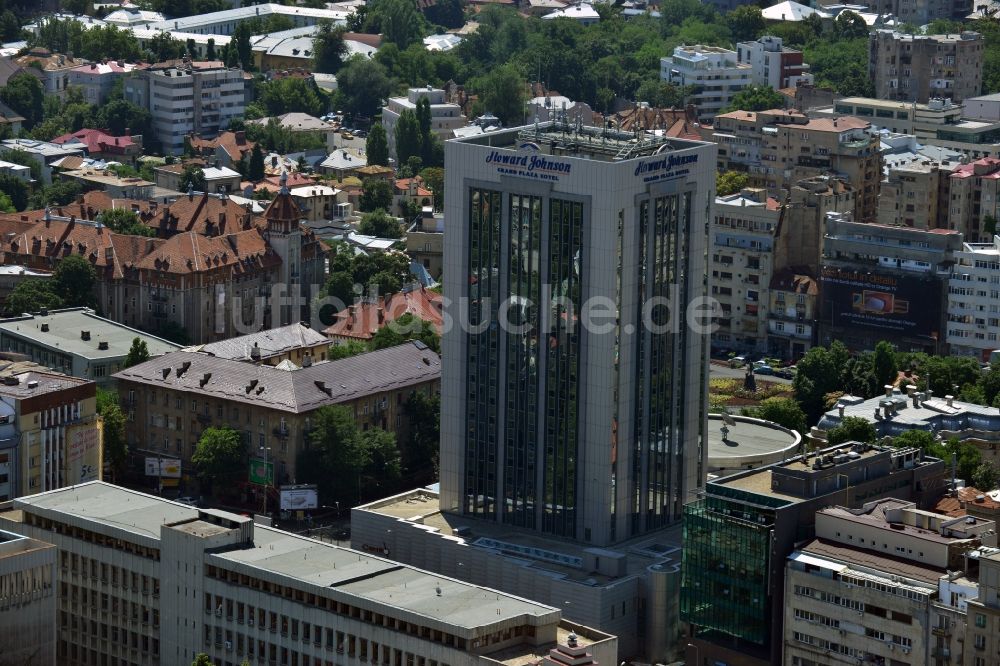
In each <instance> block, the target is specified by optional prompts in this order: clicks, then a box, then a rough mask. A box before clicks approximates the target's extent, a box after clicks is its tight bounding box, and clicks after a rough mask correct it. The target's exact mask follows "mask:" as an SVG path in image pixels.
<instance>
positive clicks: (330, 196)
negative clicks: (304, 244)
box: [289, 185, 347, 222]
mask: <svg viewBox="0 0 1000 666" xmlns="http://www.w3.org/2000/svg"><path fill="white" fill-rule="evenodd" d="M289 193H290V194H291V195H292V199H293V200H294V201H295V203H296V205H297V206H298V207H299V212H300V213H301V215H302V219H303V220H305V221H306V222H319V221H321V220H329V219H331V218H333V217H334V216H335V215H336V214H337V204H342V203H345V202H346V201H347V195H346V193H344V192H343V191H342V190H338V189H335V188H333V187H330V186H329V185H303V186H300V187H293V188H291V189H290V190H289Z"/></svg>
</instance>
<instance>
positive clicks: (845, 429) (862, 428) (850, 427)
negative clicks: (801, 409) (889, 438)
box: [826, 416, 878, 446]
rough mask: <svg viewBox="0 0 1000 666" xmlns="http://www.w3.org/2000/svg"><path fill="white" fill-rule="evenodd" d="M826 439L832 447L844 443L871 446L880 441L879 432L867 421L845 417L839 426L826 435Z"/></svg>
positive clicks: (854, 417) (856, 417) (855, 417)
mask: <svg viewBox="0 0 1000 666" xmlns="http://www.w3.org/2000/svg"><path fill="white" fill-rule="evenodd" d="M826 438H827V441H828V442H829V443H830V445H831V446H834V445H836V444H843V443H844V442H867V443H869V444H870V443H872V442H874V441H875V440H876V439H878V432H877V431H876V430H875V426H873V425H872V424H871V423H869V422H868V420H867V419H863V418H861V417H860V416H845V417H844V418H843V419H842V420H841V422H840V424H839V425H836V426H834V427H833V428H830V431H829V432H827V433H826Z"/></svg>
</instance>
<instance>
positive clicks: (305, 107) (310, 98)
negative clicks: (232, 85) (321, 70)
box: [257, 76, 327, 116]
mask: <svg viewBox="0 0 1000 666" xmlns="http://www.w3.org/2000/svg"><path fill="white" fill-rule="evenodd" d="M257 90H258V95H257V98H258V100H259V101H260V102H261V103H262V104H263V105H264V108H265V109H266V110H267V113H268V115H270V116H280V115H282V114H285V113H308V114H309V115H311V116H321V115H323V113H324V112H325V111H326V104H327V102H326V99H325V98H323V97H321V95H320V92H319V89H318V88H317V87H316V84H315V83H314V82H313V80H312V79H301V78H296V77H291V76H288V77H285V78H280V79H274V80H272V81H265V82H261V83H259V84H258V86H257Z"/></svg>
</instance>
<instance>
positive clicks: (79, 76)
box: [67, 60, 147, 106]
mask: <svg viewBox="0 0 1000 666" xmlns="http://www.w3.org/2000/svg"><path fill="white" fill-rule="evenodd" d="M146 66H147V65H143V64H138V65H137V64H135V63H130V62H123V61H121V60H105V61H102V62H92V63H89V64H84V65H79V66H77V67H74V68H73V69H71V70H69V81H68V83H67V85H71V86H75V87H78V88H80V89H81V91H82V92H83V101H85V102H86V103H87V104H92V105H94V106H99V105H101V104H104V102H106V101H107V99H108V95H110V94H111V91H112V90H113V89H114V87H115V84H117V83H118V81H120V80H122V79H124V78H126V77H127V76H128V75H129V74H130V73H131V72H134V71H136V70H137V69H143V68H144V67H146Z"/></svg>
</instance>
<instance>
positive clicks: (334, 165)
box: [319, 148, 368, 169]
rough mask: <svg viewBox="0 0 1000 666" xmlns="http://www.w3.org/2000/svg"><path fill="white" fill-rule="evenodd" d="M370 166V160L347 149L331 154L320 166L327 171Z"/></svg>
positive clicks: (340, 149)
mask: <svg viewBox="0 0 1000 666" xmlns="http://www.w3.org/2000/svg"><path fill="white" fill-rule="evenodd" d="M366 164H368V158H367V157H365V156H364V155H359V154H357V153H355V152H352V151H350V150H348V149H346V148H338V149H337V150H335V151H333V152H332V153H330V154H329V155H328V156H327V158H326V159H325V160H323V161H322V162H320V164H319V165H320V166H321V167H323V168H326V169H357V168H358V167H363V166H365V165H366Z"/></svg>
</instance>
